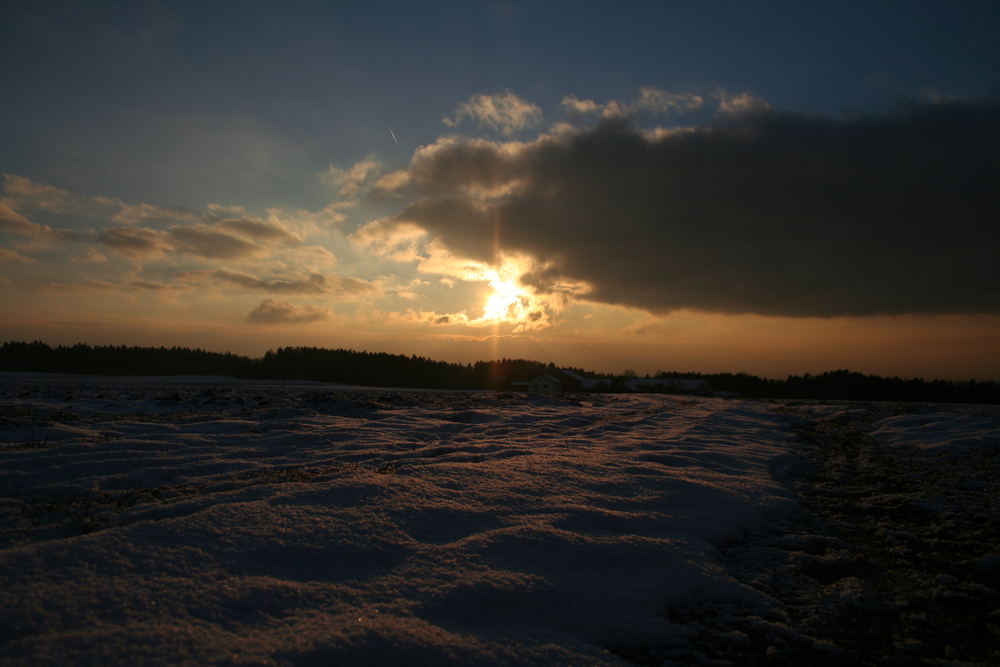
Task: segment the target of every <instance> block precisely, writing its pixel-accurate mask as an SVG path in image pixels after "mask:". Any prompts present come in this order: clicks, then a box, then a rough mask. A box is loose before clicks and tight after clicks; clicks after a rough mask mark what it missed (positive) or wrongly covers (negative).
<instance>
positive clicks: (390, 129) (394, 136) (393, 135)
mask: <svg viewBox="0 0 1000 667" xmlns="http://www.w3.org/2000/svg"><path fill="white" fill-rule="evenodd" d="M389 134H391V135H392V140H393V141H395V142H396V145H397V146H398V145H399V140H398V139H396V133H395V132H393V131H392V128H391V127H390V128H389Z"/></svg>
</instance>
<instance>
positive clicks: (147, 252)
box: [100, 227, 170, 257]
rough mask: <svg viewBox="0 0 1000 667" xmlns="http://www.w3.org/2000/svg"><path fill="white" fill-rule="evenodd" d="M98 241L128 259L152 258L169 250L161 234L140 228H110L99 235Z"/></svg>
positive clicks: (163, 235)
mask: <svg viewBox="0 0 1000 667" xmlns="http://www.w3.org/2000/svg"><path fill="white" fill-rule="evenodd" d="M100 239H101V243H103V244H104V245H106V246H109V247H111V248H113V249H115V250H117V251H118V252H120V253H122V254H124V255H129V256H130V257H152V256H155V255H159V254H160V253H162V252H164V251H166V250H169V249H170V246H169V244H168V243H167V241H166V235H165V234H164V233H163V232H159V231H155V230H152V229H143V228H142V227H111V228H108V229H105V230H103V231H102V232H101V233H100Z"/></svg>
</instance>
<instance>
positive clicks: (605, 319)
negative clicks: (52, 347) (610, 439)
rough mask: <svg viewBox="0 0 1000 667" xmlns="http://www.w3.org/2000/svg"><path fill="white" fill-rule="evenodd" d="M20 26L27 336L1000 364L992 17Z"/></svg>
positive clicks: (711, 365) (3, 196) (156, 18)
mask: <svg viewBox="0 0 1000 667" xmlns="http://www.w3.org/2000/svg"><path fill="white" fill-rule="evenodd" d="M0 16H2V20H0V76H2V81H3V89H4V94H3V95H2V96H0V174H2V181H0V339H2V340H43V341H45V342H48V343H50V344H72V343H76V342H86V343H91V344H115V345H166V346H172V345H182V346H191V347H201V348H204V349H209V350H214V351H231V352H237V353H241V354H248V355H251V356H260V355H262V354H263V353H264V352H265V351H266V350H267V349H269V348H276V347H282V346H288V345H314V346H321V347H331V348H333V347H349V348H354V349H365V350H369V351H384V352H392V353H404V354H417V355H421V356H427V357H431V358H434V359H442V360H448V361H459V362H463V363H464V362H470V361H474V360H479V359H490V358H500V357H522V358H530V359H537V360H540V361H545V362H548V361H552V362H555V363H557V364H560V365H570V366H574V367H582V368H586V369H592V370H595V371H599V372H606V373H611V372H614V373H619V372H622V371H623V370H625V369H632V370H635V371H637V372H639V373H640V374H644V373H655V372H657V371H659V370H678V371H687V370H695V371H703V372H723V371H730V372H749V373H754V374H758V375H762V376H766V377H784V376H785V375H788V374H791V373H796V374H800V373H805V372H810V373H816V372H822V371H825V370H832V369H840V368H849V369H852V370H857V371H861V372H866V373H878V374H882V375H901V376H907V377H910V376H920V377H927V378H930V377H940V378H945V379H967V378H976V379H984V380H985V379H993V380H1000V262H998V261H997V257H998V256H1000V225H998V224H997V223H998V221H1000V203H998V202H1000V200H998V197H997V188H996V183H997V182H998V176H1000V41H998V40H997V39H996V35H997V34H998V32H1000V5H997V4H996V3H994V2H950V3H941V2H933V3H930V2H928V3H921V2H880V3H869V2H812V3H802V2H755V3H746V2H711V1H706V2H682V1H677V2H669V1H664V2H658V3H648V2H581V1H576V2H545V3H537V2H524V3H520V2H472V1H470V2H456V3H433V4H429V3H428V4H424V3H407V2H400V3H393V2H381V3H380V2H371V1H369V2H357V3H352V2H342V3H340V2H338V3H326V2H322V3H320V2H315V3H310V2H281V3H278V2H211V3H204V2H169V1H162V2H143V1H137V2H121V3H107V2H86V3H83V2H45V1H44V0H42V1H40V0H32V1H31V2H19V1H17V0H13V1H8V2H5V3H4V4H3V7H2V8H0Z"/></svg>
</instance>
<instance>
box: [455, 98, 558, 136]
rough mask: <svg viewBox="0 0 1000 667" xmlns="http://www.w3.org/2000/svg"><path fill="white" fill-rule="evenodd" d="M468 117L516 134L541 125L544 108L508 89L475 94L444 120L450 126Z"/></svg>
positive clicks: (500, 130) (499, 130) (498, 129)
mask: <svg viewBox="0 0 1000 667" xmlns="http://www.w3.org/2000/svg"><path fill="white" fill-rule="evenodd" d="M465 118H470V119H472V120H474V121H475V122H477V123H478V124H479V125H480V126H485V127H489V128H492V129H494V130H496V131H498V132H502V133H504V134H514V133H515V132H518V131H520V130H524V129H528V128H531V127H535V126H537V125H540V124H541V122H542V109H541V108H540V107H539V106H538V105H536V104H532V103H531V102H527V101H525V100H523V99H521V98H520V97H518V96H517V95H515V94H514V93H512V92H510V91H509V90H508V91H505V92H503V93H500V94H494V95H474V96H473V97H470V98H469V99H468V100H467V101H466V102H463V103H462V104H461V105H459V107H458V108H457V109H456V110H455V112H454V113H453V114H452V115H451V116H445V117H444V118H443V119H442V121H443V122H444V124H445V125H447V126H448V127H456V126H457V125H458V124H459V123H461V122H462V120H463V119H465Z"/></svg>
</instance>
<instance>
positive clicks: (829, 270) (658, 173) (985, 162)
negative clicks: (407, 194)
mask: <svg viewBox="0 0 1000 667" xmlns="http://www.w3.org/2000/svg"><path fill="white" fill-rule="evenodd" d="M998 174H1000V105H996V104H973V103H955V102H951V103H946V104H937V105H929V104H928V105H925V104H919V105H918V104H912V105H909V106H907V107H905V108H901V109H900V110H898V111H897V113H895V114H894V115H890V116H883V117H859V118H850V119H847V118H844V119H840V118H837V119H835V118H828V117H818V116H805V115H798V114H791V113H779V112H763V113H751V114H740V115H737V116H735V117H720V118H719V119H717V120H716V121H715V122H713V123H712V124H710V125H707V126H703V127H699V128H696V129H693V130H684V131H676V132H660V133H657V134H648V133H643V132H640V131H639V130H637V129H635V128H634V127H632V126H630V125H629V124H628V123H627V122H624V121H616V122H611V123H605V124H602V125H600V126H598V127H596V128H594V129H591V130H586V131H581V132H577V133H572V134H566V135H557V136H549V137H542V138H540V139H538V140H537V141H535V142H533V143H530V144H528V145H525V146H522V147H520V148H516V147H511V146H506V147H504V146H501V145H499V144H487V143H485V142H481V141H480V142H465V143H463V142H454V141H452V142H450V143H443V144H442V145H439V146H435V147H432V148H429V149H424V150H423V151H421V152H419V153H418V154H417V156H416V157H415V159H414V162H413V164H412V165H411V169H410V187H415V188H416V192H417V193H418V198H417V199H416V200H414V201H413V203H412V204H411V205H409V206H408V207H407V208H406V209H405V210H404V211H403V212H402V213H401V214H400V215H399V216H397V218H396V220H397V222H414V223H416V224H418V225H420V226H422V227H424V228H425V229H427V230H428V231H429V232H430V233H431V234H432V235H433V236H435V237H437V238H439V239H440V240H442V241H443V242H444V243H445V244H446V245H447V246H449V247H450V248H451V249H452V250H453V251H455V252H456V253H460V254H463V255H466V256H470V257H473V258H477V259H482V260H487V261H491V260H493V259H495V251H496V249H497V248H498V247H502V248H503V249H505V250H508V251H521V252H526V253H529V254H531V255H534V256H536V257H537V258H538V259H540V260H542V261H543V262H548V263H549V264H548V266H549V268H548V269H546V270H545V271H544V272H539V273H537V274H535V275H533V276H529V277H528V279H529V280H531V281H532V282H533V283H534V284H535V285H536V287H539V288H541V289H546V288H548V287H550V286H553V285H555V284H557V283H558V282H559V281H561V280H563V279H567V278H568V279H576V280H584V281H586V282H588V283H590V284H591V285H592V286H593V292H592V293H591V294H590V295H589V297H588V298H592V299H594V300H597V301H601V302H607V303H615V304H623V305H627V306H634V307H639V308H644V309H647V310H650V311H653V312H667V311H670V310H673V309H678V308H694V309H700V310H709V311H718V312H728V313H762V314H775V315H791V316H812V315H817V316H834V315H865V314H876V313H915V312H942V313H943V312H1000V262H998V261H997V258H996V255H997V251H998V248H1000V224H998V222H1000V198H998V194H997V192H998V187H997V182H998V181H997V176H998ZM505 187H507V188H508V190H504V188H505ZM497 239H499V246H498V245H497V243H496V240H497Z"/></svg>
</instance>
